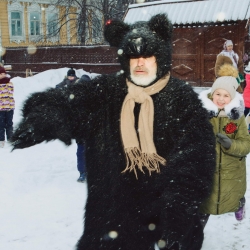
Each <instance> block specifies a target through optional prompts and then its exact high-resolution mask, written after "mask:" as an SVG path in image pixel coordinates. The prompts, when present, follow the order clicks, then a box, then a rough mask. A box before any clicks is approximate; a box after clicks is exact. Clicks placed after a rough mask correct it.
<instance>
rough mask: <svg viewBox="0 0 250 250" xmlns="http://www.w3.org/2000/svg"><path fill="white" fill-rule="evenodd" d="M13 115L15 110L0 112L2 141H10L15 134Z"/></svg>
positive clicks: (0, 136) (0, 137) (0, 135)
mask: <svg viewBox="0 0 250 250" xmlns="http://www.w3.org/2000/svg"><path fill="white" fill-rule="evenodd" d="M13 115H14V110H10V111H0V141H5V133H6V137H7V140H10V138H11V136H12V134H13Z"/></svg>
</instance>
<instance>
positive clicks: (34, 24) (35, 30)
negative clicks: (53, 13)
mask: <svg viewBox="0 0 250 250" xmlns="http://www.w3.org/2000/svg"><path fill="white" fill-rule="evenodd" d="M40 23H41V20H40V13H38V12H31V13H30V35H32V36H37V35H40V32H41V31H40Z"/></svg>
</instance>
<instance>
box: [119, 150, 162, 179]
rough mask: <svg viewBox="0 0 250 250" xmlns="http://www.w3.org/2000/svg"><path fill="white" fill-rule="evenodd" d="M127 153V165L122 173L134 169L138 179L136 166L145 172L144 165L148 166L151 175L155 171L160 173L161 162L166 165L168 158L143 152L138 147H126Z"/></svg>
mask: <svg viewBox="0 0 250 250" xmlns="http://www.w3.org/2000/svg"><path fill="white" fill-rule="evenodd" d="M125 155H126V162H127V165H126V168H125V169H124V170H123V171H122V173H125V172H126V171H129V172H131V171H134V173H135V176H136V179H138V176H137V171H136V167H137V168H138V169H139V170H140V171H141V172H143V173H144V174H145V172H144V171H143V167H146V168H147V169H148V171H149V175H151V172H153V171H156V172H157V173H160V164H161V165H163V166H166V160H165V159H164V158H163V157H161V156H159V155H158V154H156V153H153V154H147V153H142V152H141V150H140V149H138V148H129V149H125Z"/></svg>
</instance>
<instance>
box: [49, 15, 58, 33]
mask: <svg viewBox="0 0 250 250" xmlns="http://www.w3.org/2000/svg"><path fill="white" fill-rule="evenodd" d="M57 19H58V17H57V14H56V13H48V26H47V29H48V32H47V33H48V35H51V36H54V35H56V32H57Z"/></svg>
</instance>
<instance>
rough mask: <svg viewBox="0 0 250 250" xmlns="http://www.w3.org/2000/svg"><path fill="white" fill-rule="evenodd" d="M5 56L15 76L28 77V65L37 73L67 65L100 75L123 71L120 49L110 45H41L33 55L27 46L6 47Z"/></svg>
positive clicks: (5, 62) (5, 60)
mask: <svg viewBox="0 0 250 250" xmlns="http://www.w3.org/2000/svg"><path fill="white" fill-rule="evenodd" d="M3 59H4V64H5V65H12V70H11V76H12V77H15V76H21V77H23V76H25V75H26V69H27V68H29V69H31V71H32V72H33V73H34V74H35V73H39V72H42V71H45V70H49V69H58V68H63V67H74V68H76V69H83V70H85V71H88V72H93V73H99V74H109V73H113V72H117V71H119V70H120V64H119V62H118V60H117V56H116V49H115V48H110V47H109V46H90V47H88V46H61V47H37V48H36V52H35V53H34V54H29V53H28V51H27V47H19V48H6V53H5V55H4V57H3Z"/></svg>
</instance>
